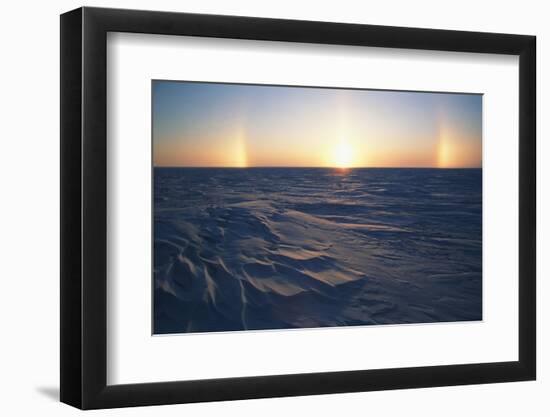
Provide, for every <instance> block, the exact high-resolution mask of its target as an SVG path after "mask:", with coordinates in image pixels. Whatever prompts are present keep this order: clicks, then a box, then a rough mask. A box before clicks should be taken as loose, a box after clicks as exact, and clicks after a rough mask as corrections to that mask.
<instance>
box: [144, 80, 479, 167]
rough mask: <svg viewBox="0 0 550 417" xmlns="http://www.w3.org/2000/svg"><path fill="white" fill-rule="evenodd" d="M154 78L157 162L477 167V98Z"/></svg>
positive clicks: (305, 165) (155, 154)
mask: <svg viewBox="0 0 550 417" xmlns="http://www.w3.org/2000/svg"><path fill="white" fill-rule="evenodd" d="M155 83H158V84H153V85H154V87H153V159H154V165H155V166H176V167H177V166H182V167H185V166H188V167H239V168H244V167H261V166H266V167H285V166H286V167H335V168H346V169H347V168H354V167H437V168H460V167H464V168H466V167H467V168H470V167H480V166H481V96H479V95H472V94H469V95H468V94H436V93H413V92H392V91H373V90H337V89H317V88H291V87H265V86H254V85H233V84H213V83H186V82H167V81H166V82H165V81H160V82H155Z"/></svg>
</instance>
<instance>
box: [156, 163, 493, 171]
mask: <svg viewBox="0 0 550 417" xmlns="http://www.w3.org/2000/svg"><path fill="white" fill-rule="evenodd" d="M153 168H194V169H212V168H214V169H220V168H222V169H261V168H266V169H273V168H280V169H285V168H292V169H339V170H349V169H482V168H483V166H478V167H432V166H367V167H330V166H291V165H288V166H286V165H274V166H269V165H256V166H246V167H234V166H222V165H220V166H190V165H154V164H153Z"/></svg>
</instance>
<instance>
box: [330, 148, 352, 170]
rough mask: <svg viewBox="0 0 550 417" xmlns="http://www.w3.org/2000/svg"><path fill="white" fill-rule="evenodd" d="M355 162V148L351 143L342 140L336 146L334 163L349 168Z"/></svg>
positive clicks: (339, 166)
mask: <svg viewBox="0 0 550 417" xmlns="http://www.w3.org/2000/svg"><path fill="white" fill-rule="evenodd" d="M352 163H353V149H352V147H351V145H350V144H349V143H346V142H340V143H339V144H338V145H336V147H335V148H334V155H333V164H334V166H335V167H338V168H349V167H350V166H351V165H352Z"/></svg>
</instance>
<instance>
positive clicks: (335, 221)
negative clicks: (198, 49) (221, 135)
mask: <svg viewBox="0 0 550 417" xmlns="http://www.w3.org/2000/svg"><path fill="white" fill-rule="evenodd" d="M154 182H155V187H154V248H153V249H154V250H153V253H154V271H153V279H154V332H155V333H156V334H163V333H187V332H211V331H234V330H247V329H256V330H259V329H287V328H307V327H326V326H351V325H369V324H401V323H427V322H449V321H467V320H481V318H482V297H481V295H482V294H481V293H482V291H481V283H482V279H481V264H482V262H481V218H482V212H481V169H448V170H447V169H445V170H444V169H350V170H336V169H324V168H247V169H230V168H227V169H223V168H155V170H154Z"/></svg>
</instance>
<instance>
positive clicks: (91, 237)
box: [60, 7, 536, 409]
mask: <svg viewBox="0 0 550 417" xmlns="http://www.w3.org/2000/svg"><path fill="white" fill-rule="evenodd" d="M108 32H132V33H147V34H163V35H175V36H177V35H186V36H199V37H217V38H235V39H254V40H269V41H286V42H306V43H318V44H335V45H359V46H371V47H383V48H405V49H421V50H441V51H457V52H477V53H491V54H509V55H517V56H519V155H518V158H519V271H518V273H519V292H518V299H519V329H518V331H519V358H518V361H513V362H496V363H477V364H467V365H453V364H451V365H445V366H423V367H410V368H396V369H376V370H357V371H342V372H326V373H310V374H293V375H274V376H256V377H239V378H226V379H210V380H199V381H176V382H161V383H141V384H128V385H112V386H110V385H107V377H106V376H107V331H106V330H107V308H106V307H107V304H106V299H107V285H106V281H107V273H106V266H107V259H106V257H107V253H106V245H107V180H108V178H107V143H106V141H107V139H106V138H107V135H106V127H107V111H106V93H107V87H106V85H107V83H106V81H107V73H106V59H107V58H106V55H107V54H106V44H107V42H106V39H107V33H108ZM535 45H536V38H535V37H534V36H524V35H510V34H495V33H480V32H462V31H448V30H432V29H416V28H403V27H387V26H372V25H358V24H342V23H326V22H312V21H295V20H279V19H265V18H252V17H234V16H217V15H200V14H185V13H171V12H152V11H136V10H120V9H103V8H88V7H84V8H79V9H77V10H73V11H70V12H68V13H65V14H63V15H61V53H60V57H61V310H60V314H61V358H60V359H61V382H60V383H61V401H62V402H64V403H67V404H70V405H72V406H75V407H78V408H82V409H95V408H111V407H124V406H143V405H155V404H174V403H189V402H200V401H217V400H237V399H248V398H263V397H282V396H297V395H312V394H327V393H342V392H356V391H376V390H387V389H401V388H420V387H434V386H448V385H463V384H481V383H495V382H506V381H525V380H533V379H535V377H536V314H535V312H536V283H535V273H536V263H535V256H536V255H535V247H536V141H535V135H536V132H535V117H536V116H535V107H536V92H535V87H536V81H535V80H536V77H535V75H536V73H535V67H536V65H535V61H536V56H535V54H536V46H535Z"/></svg>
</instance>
